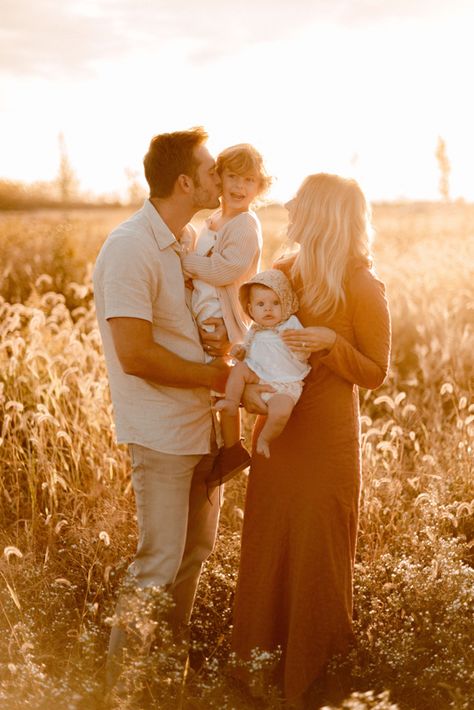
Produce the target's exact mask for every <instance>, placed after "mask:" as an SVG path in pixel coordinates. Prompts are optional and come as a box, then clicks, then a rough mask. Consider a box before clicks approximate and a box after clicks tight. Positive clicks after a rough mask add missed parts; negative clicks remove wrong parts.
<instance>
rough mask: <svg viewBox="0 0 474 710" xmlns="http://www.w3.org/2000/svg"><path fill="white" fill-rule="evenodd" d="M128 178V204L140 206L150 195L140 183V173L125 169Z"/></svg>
mask: <svg viewBox="0 0 474 710" xmlns="http://www.w3.org/2000/svg"><path fill="white" fill-rule="evenodd" d="M125 177H126V178H127V182H128V185H127V202H128V204H129V205H139V204H140V203H142V202H143V201H144V199H145V198H146V197H147V195H148V193H147V191H146V189H145V187H144V185H143V183H142V182H140V173H139V172H137V171H136V170H132V168H125Z"/></svg>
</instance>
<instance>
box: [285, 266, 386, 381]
mask: <svg viewBox="0 0 474 710" xmlns="http://www.w3.org/2000/svg"><path fill="white" fill-rule="evenodd" d="M353 300H354V308H353V316H352V318H353V320H352V325H353V329H354V337H355V341H356V344H355V345H352V344H351V343H350V342H349V341H348V340H346V338H344V337H343V336H342V335H339V334H338V333H336V332H335V331H334V330H332V329H330V328H324V327H309V328H304V329H303V330H298V331H287V332H286V333H283V334H282V338H283V339H284V340H285V342H286V343H287V345H288V346H289V347H291V348H292V349H295V350H299V351H303V352H304V350H305V349H306V350H310V351H311V352H320V351H326V352H325V353H324V354H323V355H322V357H321V358H320V362H321V363H323V364H324V365H325V366H326V367H328V368H329V369H330V370H332V371H333V372H335V373H336V374H337V375H339V377H343V378H344V379H345V380H348V381H349V382H351V383H352V384H356V385H359V386H360V387H364V388H366V389H376V388H377V387H380V385H381V384H382V383H383V381H384V379H385V377H386V375H387V372H388V366H389V359H390V343H391V329H390V314H389V310H388V303H387V299H386V297H385V288H384V286H383V284H382V283H381V282H380V281H377V279H375V278H374V277H373V276H372V275H371V274H369V273H366V274H364V275H363V277H359V278H358V279H357V281H356V283H355V284H354V289H353ZM303 344H304V345H303ZM304 346H306V347H304Z"/></svg>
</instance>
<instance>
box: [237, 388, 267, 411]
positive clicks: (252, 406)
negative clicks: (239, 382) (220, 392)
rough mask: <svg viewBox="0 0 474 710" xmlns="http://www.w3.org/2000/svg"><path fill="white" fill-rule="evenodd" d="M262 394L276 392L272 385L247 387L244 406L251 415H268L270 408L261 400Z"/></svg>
mask: <svg viewBox="0 0 474 710" xmlns="http://www.w3.org/2000/svg"><path fill="white" fill-rule="evenodd" d="M262 392H275V390H274V388H273V387H272V386H271V385H245V389H244V393H243V395H242V404H243V405H244V407H245V409H246V410H247V412H250V414H268V407H267V405H266V404H265V402H264V401H263V399H262V398H261V396H260V395H261V394H262Z"/></svg>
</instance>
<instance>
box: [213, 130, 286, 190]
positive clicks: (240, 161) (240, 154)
mask: <svg viewBox="0 0 474 710" xmlns="http://www.w3.org/2000/svg"><path fill="white" fill-rule="evenodd" d="M216 169H217V172H218V174H219V175H220V176H221V177H222V173H223V172H224V170H225V169H227V170H230V171H232V172H235V173H237V175H247V174H248V173H255V175H256V176H257V178H258V180H259V181H260V190H259V195H263V194H264V193H265V192H266V191H267V190H268V188H269V187H270V185H271V184H272V178H271V177H270V175H268V173H267V171H266V169H265V165H264V163H263V158H262V156H261V155H260V153H259V152H258V150H256V149H255V148H254V147H253V145H250V143H239V144H238V145H231V146H230V148H226V149H225V150H223V151H222V152H221V153H219V155H218V156H217V159H216Z"/></svg>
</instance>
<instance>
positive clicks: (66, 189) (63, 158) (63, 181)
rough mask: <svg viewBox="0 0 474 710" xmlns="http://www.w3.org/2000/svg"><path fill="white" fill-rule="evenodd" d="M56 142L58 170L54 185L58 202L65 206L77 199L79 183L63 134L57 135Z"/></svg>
mask: <svg viewBox="0 0 474 710" xmlns="http://www.w3.org/2000/svg"><path fill="white" fill-rule="evenodd" d="M58 142H59V169H58V176H57V178H56V185H57V187H58V192H59V198H60V201H61V202H62V203H63V204H67V203H69V202H72V201H73V200H74V199H75V198H76V197H77V190H78V185H79V181H78V179H77V177H76V173H75V172H74V169H73V167H72V165H71V161H70V160H69V156H68V153H67V149H66V141H65V139H64V134H63V133H59V135H58Z"/></svg>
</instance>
